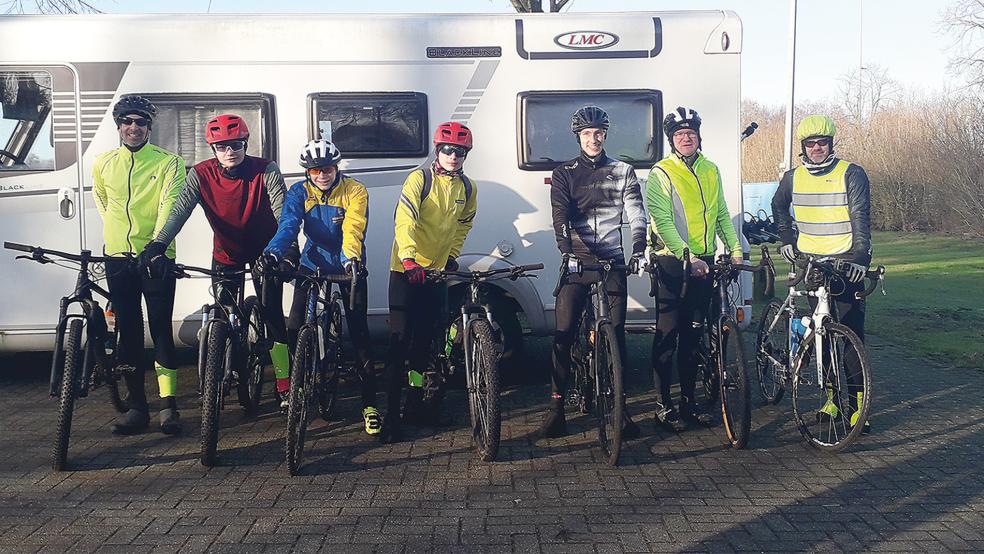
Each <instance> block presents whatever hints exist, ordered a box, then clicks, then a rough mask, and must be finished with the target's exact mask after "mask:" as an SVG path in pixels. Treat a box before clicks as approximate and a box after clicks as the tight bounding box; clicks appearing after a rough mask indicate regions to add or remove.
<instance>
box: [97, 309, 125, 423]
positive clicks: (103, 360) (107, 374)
mask: <svg viewBox="0 0 984 554" xmlns="http://www.w3.org/2000/svg"><path fill="white" fill-rule="evenodd" d="M95 317H96V318H98V319H99V320H100V321H99V322H97V325H100V326H101V327H102V328H103V329H106V334H105V335H104V338H105V340H106V341H107V342H108V344H109V345H110V346H112V353H111V354H105V355H97V356H96V364H97V366H96V368H95V370H96V371H95V372H94V373H95V374H96V375H100V376H102V378H104V379H106V389H107V390H108V391H109V402H110V403H111V404H112V405H113V409H115V410H116V411H117V412H118V413H121V414H125V413H126V411H127V410H129V409H130V405H129V402H127V401H126V399H125V398H123V395H121V394H120V378H121V377H122V373H121V371H120V368H119V367H117V365H116V353H117V352H119V344H120V331H119V329H116V328H114V329H113V332H112V333H110V332H109V330H108V328H107V327H106V317H105V316H104V315H103V312H102V311H101V310H96V312H95ZM93 348H94V349H99V348H104V345H102V344H94V345H93ZM101 352H105V348H104V349H103V350H102V351H101ZM104 365H105V367H104Z"/></svg>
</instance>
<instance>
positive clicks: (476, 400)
mask: <svg viewBox="0 0 984 554" xmlns="http://www.w3.org/2000/svg"><path fill="white" fill-rule="evenodd" d="M468 331H469V333H471V334H470V336H469V337H468V341H469V344H471V353H470V354H471V360H472V363H471V372H472V376H471V383H470V387H469V388H468V407H469V409H470V410H471V416H472V437H474V439H475V449H476V450H477V451H478V456H479V457H480V458H481V459H482V461H483V462H491V461H493V460H495V457H496V456H497V455H498V454H499V439H500V436H501V431H502V413H501V411H500V406H499V359H500V350H499V346H498V344H496V341H495V334H494V332H493V331H492V325H491V324H490V323H489V322H488V321H487V320H485V319H476V320H474V321H472V322H471V324H470V325H469V328H468Z"/></svg>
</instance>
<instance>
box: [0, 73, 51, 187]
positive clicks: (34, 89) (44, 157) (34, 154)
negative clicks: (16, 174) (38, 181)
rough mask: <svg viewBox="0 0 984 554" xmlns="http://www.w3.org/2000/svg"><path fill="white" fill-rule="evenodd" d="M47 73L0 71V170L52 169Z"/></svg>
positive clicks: (48, 78)
mask: <svg viewBox="0 0 984 554" xmlns="http://www.w3.org/2000/svg"><path fill="white" fill-rule="evenodd" d="M52 139H53V137H52V133H51V75H49V74H48V73H45V72H43V71H27V72H24V71H16V72H0V171H4V170H12V171H38V170H52V169H54V168H55V147H54V143H53V142H52Z"/></svg>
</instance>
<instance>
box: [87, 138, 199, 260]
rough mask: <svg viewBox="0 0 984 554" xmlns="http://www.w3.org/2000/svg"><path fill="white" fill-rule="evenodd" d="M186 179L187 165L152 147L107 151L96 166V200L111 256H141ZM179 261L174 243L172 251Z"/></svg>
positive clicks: (173, 156) (165, 218) (170, 248)
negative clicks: (132, 150) (134, 150)
mask: <svg viewBox="0 0 984 554" xmlns="http://www.w3.org/2000/svg"><path fill="white" fill-rule="evenodd" d="M184 180H185V165H184V161H183V160H182V159H181V158H180V157H179V156H177V155H175V154H172V153H170V152H168V151H167V150H164V149H163V148H161V147H159V146H154V145H153V144H150V143H147V144H145V145H144V146H143V148H141V149H140V150H137V151H136V152H131V151H130V149H129V148H127V147H126V146H120V147H119V148H117V149H115V150H110V151H109V152H104V153H102V154H100V155H99V156H97V157H96V161H95V163H94V164H93V166H92V197H93V198H94V199H95V201H96V209H97V210H98V211H99V215H100V216H101V217H102V220H103V241H104V242H105V244H106V247H105V251H106V255H107V256H118V255H121V254H126V253H130V254H139V253H140V252H142V251H143V249H144V247H145V246H147V243H148V242H150V241H151V240H152V239H153V238H154V237H156V236H157V233H158V232H160V230H161V228H162V227H163V226H164V222H165V221H167V216H168V214H170V213H171V206H173V205H174V202H175V200H177V198H178V195H179V194H180V193H181V187H182V185H183V184H184ZM167 255H168V257H170V258H174V243H173V242H172V243H171V245H170V246H168V248H167Z"/></svg>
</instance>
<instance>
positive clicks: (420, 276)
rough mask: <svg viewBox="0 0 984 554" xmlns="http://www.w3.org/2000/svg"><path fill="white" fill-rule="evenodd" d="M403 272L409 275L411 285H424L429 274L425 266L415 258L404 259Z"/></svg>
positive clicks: (408, 280)
mask: <svg viewBox="0 0 984 554" xmlns="http://www.w3.org/2000/svg"><path fill="white" fill-rule="evenodd" d="M403 274H404V275H406V276H407V282H409V283H410V284H411V285H423V284H424V279H425V278H426V276H427V275H426V273H425V271H424V268H423V266H421V265H420V264H418V263H417V260H414V259H413V258H407V259H405V260H403Z"/></svg>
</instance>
